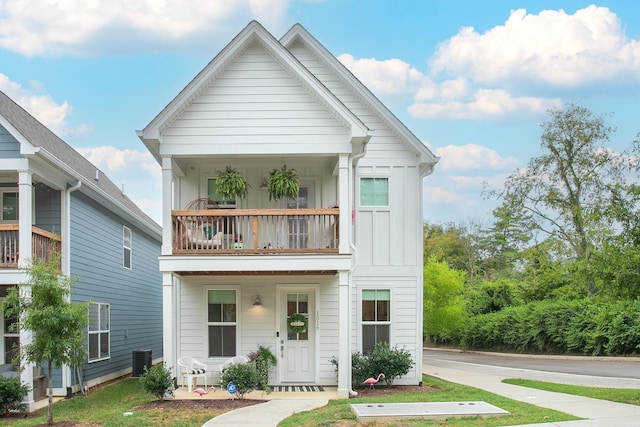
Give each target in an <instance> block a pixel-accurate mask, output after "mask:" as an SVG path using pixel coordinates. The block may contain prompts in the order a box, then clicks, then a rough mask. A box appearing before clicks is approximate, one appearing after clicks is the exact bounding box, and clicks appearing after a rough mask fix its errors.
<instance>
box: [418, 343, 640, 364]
mask: <svg viewBox="0 0 640 427" xmlns="http://www.w3.org/2000/svg"><path fill="white" fill-rule="evenodd" d="M422 349H423V350H430V351H446V352H449V353H470V354H479V355H483V356H495V357H515V358H521V359H545V360H580V361H587V362H588V361H591V362H621V363H629V362H630V363H633V362H635V363H640V357H612V356H568V355H567V356H565V355H562V354H520V353H497V352H491V351H476V350H462V349H459V348H441V347H427V346H423V347H422Z"/></svg>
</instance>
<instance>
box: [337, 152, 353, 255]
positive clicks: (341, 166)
mask: <svg viewBox="0 0 640 427" xmlns="http://www.w3.org/2000/svg"><path fill="white" fill-rule="evenodd" d="M338 190H339V191H338V192H339V194H338V204H339V206H340V231H339V233H340V234H339V235H338V239H339V242H340V244H339V246H338V252H339V253H341V254H348V253H350V248H349V230H350V229H351V227H352V225H351V204H350V203H349V199H350V198H349V192H350V188H349V155H348V154H340V156H339V157H338Z"/></svg>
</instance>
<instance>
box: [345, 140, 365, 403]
mask: <svg viewBox="0 0 640 427" xmlns="http://www.w3.org/2000/svg"><path fill="white" fill-rule="evenodd" d="M367 142H368V141H367ZM367 142H364V143H363V145H362V151H361V152H360V153H357V154H354V155H352V156H349V162H350V165H349V189H350V190H351V194H352V198H351V203H352V205H351V227H349V234H350V235H349V247H350V248H351V251H352V253H353V262H352V263H351V271H350V272H349V275H350V276H351V274H352V273H353V271H354V270H355V268H356V266H357V265H358V262H357V261H358V248H357V246H356V245H355V244H354V238H355V236H354V220H355V210H356V199H355V196H356V184H355V167H356V165H357V164H358V160H360V159H361V158H363V157H364V156H365V154H367ZM349 295H351V292H349ZM349 307H351V301H349ZM349 317H351V313H349ZM349 330H351V328H349ZM349 343H351V337H349ZM349 364H350V365H351V361H349ZM349 383H350V384H349V394H350V395H351V396H357V395H358V392H357V391H355V390H354V389H353V383H351V380H349Z"/></svg>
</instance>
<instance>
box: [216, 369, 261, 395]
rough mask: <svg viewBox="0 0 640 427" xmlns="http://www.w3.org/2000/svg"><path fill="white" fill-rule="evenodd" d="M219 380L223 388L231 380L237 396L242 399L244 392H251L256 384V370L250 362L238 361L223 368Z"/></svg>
mask: <svg viewBox="0 0 640 427" xmlns="http://www.w3.org/2000/svg"><path fill="white" fill-rule="evenodd" d="M220 381H221V382H222V386H223V387H225V388H226V387H227V384H229V382H231V381H233V383H234V384H235V385H236V390H237V391H236V393H237V394H238V398H240V399H242V398H243V397H244V395H245V393H250V392H252V391H253V390H255V389H256V387H257V386H258V372H257V371H256V367H255V366H254V365H253V364H251V363H238V364H235V365H231V366H229V367H228V368H227V369H225V370H224V371H223V372H222V376H221V378H220Z"/></svg>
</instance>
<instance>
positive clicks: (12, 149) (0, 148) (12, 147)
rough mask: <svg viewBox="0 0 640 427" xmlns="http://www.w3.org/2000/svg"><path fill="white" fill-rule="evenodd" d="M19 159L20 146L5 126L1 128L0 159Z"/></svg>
mask: <svg viewBox="0 0 640 427" xmlns="http://www.w3.org/2000/svg"><path fill="white" fill-rule="evenodd" d="M18 157H20V144H19V143H18V141H16V139H15V138H14V137H13V135H11V134H10V133H9V131H7V130H6V129H5V128H4V126H0V159H15V158H18Z"/></svg>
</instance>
